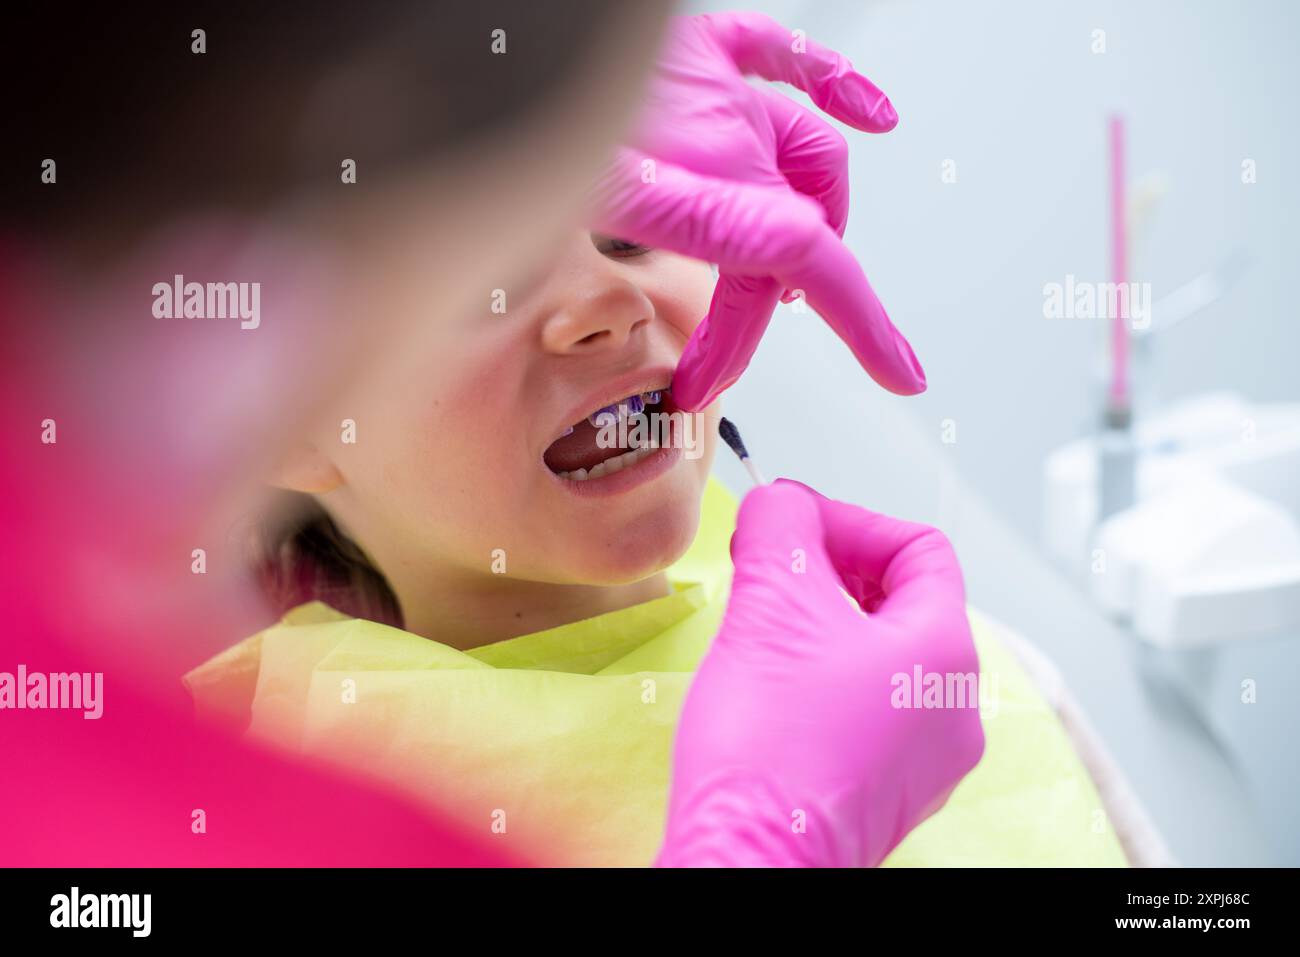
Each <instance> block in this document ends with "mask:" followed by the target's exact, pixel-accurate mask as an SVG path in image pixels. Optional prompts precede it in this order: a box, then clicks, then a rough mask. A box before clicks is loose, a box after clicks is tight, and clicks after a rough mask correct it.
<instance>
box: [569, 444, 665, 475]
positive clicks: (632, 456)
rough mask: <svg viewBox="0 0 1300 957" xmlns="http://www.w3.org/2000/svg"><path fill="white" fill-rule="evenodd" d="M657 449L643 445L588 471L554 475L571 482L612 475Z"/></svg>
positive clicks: (656, 446) (579, 470)
mask: <svg viewBox="0 0 1300 957" xmlns="http://www.w3.org/2000/svg"><path fill="white" fill-rule="evenodd" d="M657 448H658V444H657V443H653V442H652V443H651V444H650V445H643V446H642V447H641V448H639V449H633V450H632V451H630V452H624V453H623V454H622V455H616V456H614V457H613V458H611V459H606V460H605V461H603V462H600V463H598V464H596V465H593V466H592V467H591V468H589V469H574V470H573V471H572V472H557V473H556V474H557V475H559V476H560V478H562V479H568V480H569V481H571V482H585V481H587V479H594V478H600V477H602V476H605V475H612V474H613V473H615V472H618V471H621V470H622V469H625V468H628V467H629V466H632V465H636V463H638V462H640V461H641V460H642V459H644V458H646V457H647V456H648V455H650V453H652V452H654V451H655V450H656V449H657Z"/></svg>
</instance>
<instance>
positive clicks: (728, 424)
mask: <svg viewBox="0 0 1300 957" xmlns="http://www.w3.org/2000/svg"><path fill="white" fill-rule="evenodd" d="M718 434H719V435H720V436H722V441H724V442H726V443H727V445H728V447H730V449H731V451H733V452H735V453H736V458H738V459H740V464H741V465H743V466H745V471H747V472H748V473H749V477H750V478H751V479H753V481H754V484H755V485H766V484H767V479H765V478H763V473H762V472H760V471H759V470H758V466H757V465H755V464H754V460H753V459H751V458H750V457H749V450H748V449H747V448H745V442H744V440H743V439H741V437H740V430H739V429H737V428H736V424H735V423H734V422H732V421H731V420H730V419H726V418H724V419H722V420H720V421H719V422H718Z"/></svg>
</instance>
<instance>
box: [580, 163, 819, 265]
mask: <svg viewBox="0 0 1300 957" xmlns="http://www.w3.org/2000/svg"><path fill="white" fill-rule="evenodd" d="M773 177H774V178H777V174H776V173H775V172H774V173H773ZM591 202H592V207H593V208H592V210H591V212H590V214H589V216H588V217H587V218H586V221H587V222H588V223H590V224H591V226H592V228H594V229H597V230H599V231H600V232H603V233H605V234H607V235H611V236H619V237H620V238H622V239H626V240H633V241H636V242H639V243H644V244H645V245H648V246H652V247H657V248H660V249H668V250H671V251H673V252H675V253H680V254H682V255H683V256H690V257H692V258H694V259H703V260H705V261H706V262H714V263H717V264H718V267H719V268H720V269H722V270H727V271H730V272H735V273H743V274H745V275H751V276H755V275H771V274H772V273H773V270H774V269H775V267H777V266H778V265H779V264H781V263H784V262H789V261H790V260H791V259H792V258H794V257H795V256H797V255H799V254H800V252H801V251H802V250H803V249H804V247H805V246H806V245H807V244H808V243H810V242H811V241H812V239H813V237H814V236H815V235H816V233H817V232H818V231H826V232H829V231H828V230H826V227H825V222H824V219H823V211H822V208H821V206H820V205H819V204H818V203H817V202H816V200H813V199H811V198H809V197H807V196H804V195H803V194H801V193H797V192H794V191H793V190H791V189H790V188H789V185H788V184H787V183H786V182H785V181H784V180H783V179H780V180H779V182H777V183H771V184H763V183H754V182H745V181H738V180H731V179H722V178H720V177H715V176H708V175H705V174H702V173H697V172H694V171H692V170H688V169H684V168H682V167H680V166H678V165H676V164H675V163H671V162H669V161H666V160H661V159H658V158H657V157H654V156H647V155H645V154H644V153H640V152H636V151H633V150H630V149H627V148H620V149H619V150H618V151H617V152H616V154H615V156H614V159H613V160H612V161H611V162H610V164H609V165H608V166H607V167H606V168H605V170H604V172H603V173H602V174H601V176H600V177H599V178H598V179H597V181H596V183H595V185H594V187H593V189H592V194H591Z"/></svg>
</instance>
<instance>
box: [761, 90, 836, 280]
mask: <svg viewBox="0 0 1300 957" xmlns="http://www.w3.org/2000/svg"><path fill="white" fill-rule="evenodd" d="M761 92H762V94H763V96H762V101H761V102H762V103H763V106H764V108H765V109H766V110H767V114H768V119H769V121H770V122H771V124H772V128H773V130H775V132H776V165H777V169H778V170H779V171H780V173H781V175H782V176H784V177H785V178H786V181H787V182H788V183H789V184H790V185H791V186H793V187H794V188H795V189H797V190H798V191H799V192H801V193H803V194H804V195H805V196H811V197H812V198H813V199H815V200H817V201H818V202H819V203H821V204H822V209H824V210H825V212H826V222H827V224H828V225H829V226H830V227H831V229H833V230H835V234H836V235H837V236H839V237H841V238H843V236H844V229H845V227H846V226H847V225H848V221H849V144H848V143H847V142H846V141H845V139H844V137H843V136H842V135H841V134H840V132H839V130H837V129H835V127H833V126H831V125H830V124H829V123H827V122H826V121H825V120H823V119H822V118H821V117H820V116H818V115H817V114H815V113H813V112H812V111H811V110H807V109H805V108H804V107H803V106H801V105H799V104H798V103H796V102H794V101H793V100H791V99H790V98H789V97H787V96H783V95H782V94H781V93H779V92H778V91H776V90H763V91H761ZM801 293H802V290H798V289H786V290H784V291H783V292H782V293H781V301H782V302H786V303H789V302H794V300H795V299H797V298H799V296H800V294H801Z"/></svg>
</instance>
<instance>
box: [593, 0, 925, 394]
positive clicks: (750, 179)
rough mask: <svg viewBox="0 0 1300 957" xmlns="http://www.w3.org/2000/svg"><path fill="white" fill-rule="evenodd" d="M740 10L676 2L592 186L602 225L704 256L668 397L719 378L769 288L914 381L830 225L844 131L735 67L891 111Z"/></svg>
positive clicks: (880, 377)
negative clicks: (689, 12)
mask: <svg viewBox="0 0 1300 957" xmlns="http://www.w3.org/2000/svg"><path fill="white" fill-rule="evenodd" d="M799 42H800V38H797V37H796V36H795V35H794V34H793V33H792V32H791V31H790V30H787V29H786V28H785V27H782V26H781V25H780V24H778V23H777V22H776V21H774V20H772V19H771V18H769V17H766V16H763V15H761V14H756V13H720V14H711V15H708V16H697V17H678V18H675V19H674V20H673V21H672V24H671V26H670V29H669V36H668V39H667V42H666V45H665V49H664V52H663V53H662V55H661V57H660V59H659V61H658V63H657V65H656V68H655V72H654V75H653V77H652V79H651V86H650V90H649V93H648V103H647V107H646V110H645V112H644V114H643V116H642V118H641V121H640V123H639V124H638V126H637V127H636V129H635V130H634V132H633V134H632V136H631V138H630V142H629V144H628V146H626V147H625V148H623V149H621V150H620V151H619V152H618V154H617V155H616V157H615V159H614V161H613V162H612V164H611V165H610V167H609V168H608V169H607V171H606V173H605V174H604V175H603V177H602V178H601V180H600V182H599V184H598V186H597V189H596V194H595V195H596V200H597V210H596V213H595V215H594V221H593V225H594V226H595V227H596V228H597V229H599V230H601V231H602V232H605V233H607V234H609V235H614V236H619V237H622V238H624V239H628V240H635V241H636V242H639V243H644V244H646V245H648V246H655V247H661V248H664V249H669V250H673V251H675V252H678V253H682V254H684V255H687V256H693V257H695V258H697V259H704V260H707V261H709V262H715V263H717V264H718V267H719V278H718V285H717V288H716V290H715V291H714V294H713V302H712V303H711V304H710V306H709V314H708V316H707V317H706V318H705V319H704V321H703V322H701V323H700V325H699V327H698V328H697V329H696V330H695V333H694V335H693V336H692V337H691V340H690V342H689V343H687V346H686V350H685V352H683V354H682V357H681V361H680V362H679V364H678V366H677V371H676V374H675V375H674V376H673V398H674V401H675V402H676V403H677V404H678V405H679V406H681V407H682V408H683V409H686V410H688V411H694V410H698V409H701V408H703V407H704V406H706V405H708V404H709V403H710V402H712V401H713V399H714V398H716V397H717V396H718V394H720V393H721V392H722V391H723V390H725V389H726V388H728V387H729V386H730V385H731V384H732V383H734V382H735V381H736V380H737V379H738V378H739V377H740V374H741V373H742V372H744V370H745V368H746V366H748V365H749V360H750V358H751V357H752V356H753V354H754V350H755V349H756V348H758V342H759V340H760V339H761V338H762V336H763V332H764V330H766V328H767V324H768V322H769V321H770V319H771V318H772V312H773V310H774V309H775V307H776V303H777V300H778V299H779V298H781V290H782V288H784V289H786V290H787V295H786V297H785V298H786V299H787V300H788V299H790V298H792V297H793V295H794V293H795V291H802V293H803V295H804V298H805V299H806V300H807V302H808V304H809V305H810V306H811V307H812V308H813V309H815V310H816V311H817V312H818V313H819V314H820V315H821V316H822V317H823V318H824V319H825V320H826V321H827V322H828V323H829V324H830V326H831V328H832V329H834V330H835V332H836V333H837V334H838V335H839V336H840V338H841V339H843V340H844V341H845V343H847V344H848V346H849V348H850V349H851V350H853V354H854V355H855V356H856V357H857V359H858V361H859V362H860V363H861V364H862V367H863V368H864V369H866V370H867V372H869V373H870V374H871V377H872V378H873V379H875V380H876V381H877V382H878V383H880V385H882V386H884V387H885V388H886V389H888V390H889V391H891V392H896V393H898V394H900V395H914V394H915V393H918V392H922V391H924V390H925V373H924V372H922V370H921V366H920V364H919V363H918V362H917V360H916V356H915V355H913V353H912V349H911V347H910V346H909V345H908V344H907V340H906V339H904V338H903V336H902V335H901V334H900V333H899V332H898V330H897V329H895V328H894V325H893V323H891V322H890V321H889V316H888V315H886V314H885V308H884V306H882V305H881V304H880V300H879V299H877V298H876V294H875V293H874V292H873V291H872V289H871V285H870V283H868V282H867V277H866V276H865V275H864V274H863V272H862V267H861V266H859V265H858V262H857V260H856V259H855V258H854V257H853V254H852V253H850V252H849V250H848V249H847V248H846V247H845V246H844V244H843V242H842V241H841V239H842V237H843V235H844V226H845V222H846V220H847V218H848V211H849V179H848V169H847V149H848V147H847V144H846V143H845V141H844V137H843V136H841V135H840V134H839V132H837V131H836V130H835V129H834V128H833V127H831V126H830V124H828V123H827V122H826V121H825V120H823V119H821V118H820V117H819V116H817V115H816V114H814V113H812V112H811V111H809V110H807V109H805V108H804V107H802V106H800V105H799V104H797V103H795V102H794V101H793V100H791V99H788V98H787V97H784V96H782V95H781V94H779V93H777V92H776V91H775V90H770V89H757V88H755V87H753V86H751V85H750V84H749V83H747V82H746V81H745V79H744V76H745V74H757V75H759V76H761V77H765V78H767V79H769V80H784V81H785V82H787V83H791V84H793V85H794V86H797V87H799V88H800V89H802V90H804V91H805V92H807V93H808V95H809V96H810V97H811V98H812V100H813V102H814V103H816V104H817V105H818V106H819V107H821V109H823V110H825V111H826V112H827V113H829V114H830V115H831V116H833V117H835V118H836V119H838V120H841V121H843V122H844V123H847V124H849V125H850V126H853V127H856V128H857V129H860V130H865V131H867V132H871V133H884V132H887V131H888V130H891V129H893V128H894V126H895V125H896V124H897V123H898V114H897V113H895V112H894V108H893V106H892V105H891V104H890V102H889V98H888V97H886V96H885V95H884V94H883V93H882V92H881V91H880V90H879V89H878V88H877V87H876V86H875V85H874V84H873V83H872V82H871V81H870V80H868V79H867V78H866V77H864V76H862V75H861V74H859V73H856V72H854V70H853V68H852V65H851V64H850V63H849V61H848V60H846V59H845V58H844V57H842V56H840V55H839V54H838V53H836V52H835V51H833V50H828V49H827V48H826V47H823V46H820V45H818V44H816V43H814V42H812V41H811V40H802V43H803V44H804V45H805V46H806V49H804V50H803V51H802V52H796V51H795V49H794V48H795V47H796V46H797V45H798V44H799Z"/></svg>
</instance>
